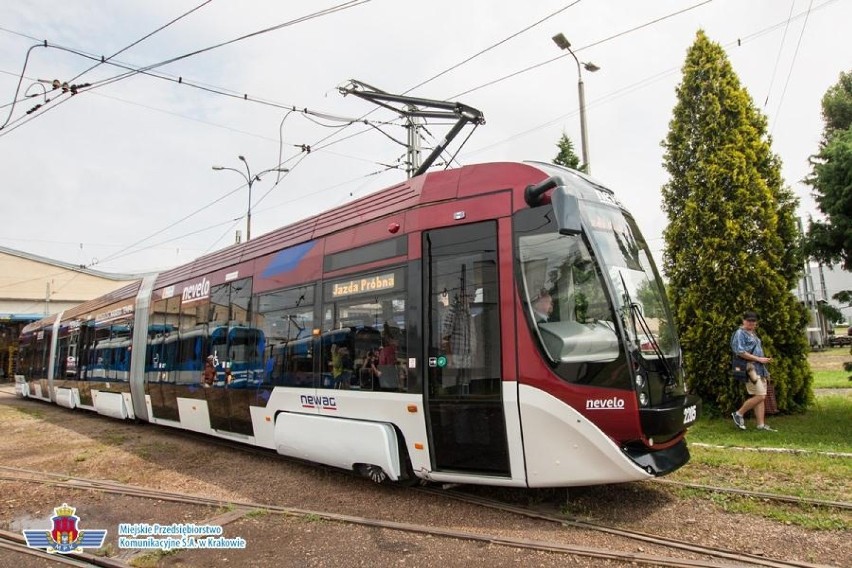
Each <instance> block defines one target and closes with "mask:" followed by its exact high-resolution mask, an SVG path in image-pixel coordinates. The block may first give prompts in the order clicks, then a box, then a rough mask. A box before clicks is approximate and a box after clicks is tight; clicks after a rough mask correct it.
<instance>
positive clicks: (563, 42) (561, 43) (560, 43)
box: [553, 33, 600, 174]
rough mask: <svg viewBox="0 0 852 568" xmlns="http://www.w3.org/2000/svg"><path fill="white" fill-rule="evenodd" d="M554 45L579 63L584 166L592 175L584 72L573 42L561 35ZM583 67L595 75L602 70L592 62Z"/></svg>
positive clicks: (578, 82) (556, 37) (556, 38)
mask: <svg viewBox="0 0 852 568" xmlns="http://www.w3.org/2000/svg"><path fill="white" fill-rule="evenodd" d="M553 43H555V44H556V46H557V47H559V49H564V50H567V51H568V53H570V54H571V56H572V57H573V58H574V61H576V62H577V91H578V92H579V95H580V137H581V138H582V144H583V148H582V149H583V164H584V167H585V169H586V173H587V174H591V173H592V166H591V164H590V163H589V137H588V133H587V132H586V94H585V91H584V89H583V72H582V69H581V68H580V60H579V59H577V55H576V54H574V51H573V50H572V49H571V42H570V41H568V39H567V38H566V37H565V36H564V35H563V34H561V33H559V34H556V35H555V36H553ZM583 67H585V68H586V71H589V72H590V73H594V72H595V71H597V70H599V69H600V67H598V66H597V65H595V64H594V63H592V62H585V63H583Z"/></svg>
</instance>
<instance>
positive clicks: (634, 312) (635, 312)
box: [618, 270, 674, 386]
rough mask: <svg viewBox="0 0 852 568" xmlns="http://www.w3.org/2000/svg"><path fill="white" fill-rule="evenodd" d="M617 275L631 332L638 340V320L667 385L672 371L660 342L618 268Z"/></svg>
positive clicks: (672, 374) (672, 379)
mask: <svg viewBox="0 0 852 568" xmlns="http://www.w3.org/2000/svg"><path fill="white" fill-rule="evenodd" d="M618 276H619V278H621V285H622V286H623V287H624V300H625V303H626V304H627V305H628V307H629V308H630V320H631V323H632V324H633V325H632V328H633V333H634V334H635V335H636V339H637V342H638V341H639V334H638V333H636V323H637V322H638V323H639V327H640V328H641V330H642V333H644V334H645V336H646V337H647V338H648V342H649V343H650V344H651V348H652V349H653V350H654V355H656V356H657V359H658V360H659V361H660V362H661V363H662V364H663V369H664V371H665V375H666V377H667V380H666V386H669V385H670V384H671V383H672V382H673V381H674V371H672V368H671V366H670V365H669V360H668V358H667V357H666V356H665V355H664V354H663V350H662V348H661V347H660V344H659V343H658V342H657V338H656V337H654V334H653V333H651V327H650V326H649V325H648V322H647V320H646V319H645V316H644V315H642V309H641V308H640V306H639V304H637V303H635V302H634V301H633V300H632V299H631V298H630V292H628V290H627V283H626V282H625V281H624V274H623V273H622V272H621V271H620V270H619V271H618ZM625 327H626V326H625ZM637 347H638V346H637ZM640 359H641V358H640Z"/></svg>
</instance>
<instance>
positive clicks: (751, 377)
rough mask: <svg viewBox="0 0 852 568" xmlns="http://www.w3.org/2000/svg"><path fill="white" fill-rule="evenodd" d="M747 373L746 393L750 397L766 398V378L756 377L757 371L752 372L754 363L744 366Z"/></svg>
mask: <svg viewBox="0 0 852 568" xmlns="http://www.w3.org/2000/svg"><path fill="white" fill-rule="evenodd" d="M746 372H747V373H748V381H746V392H747V393H748V394H750V395H752V396H755V395H757V396H766V377H759V376H757V371H755V370H754V363H748V364H747V365H746Z"/></svg>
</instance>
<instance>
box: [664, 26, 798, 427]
mask: <svg viewBox="0 0 852 568" xmlns="http://www.w3.org/2000/svg"><path fill="white" fill-rule="evenodd" d="M662 145H663V147H664V149H665V158H664V166H665V168H666V170H667V171H668V173H669V176H670V177H669V181H668V182H667V183H666V185H665V186H664V187H663V199H664V202H663V208H664V210H665V212H666V214H667V216H668V219H669V224H668V226H667V228H666V229H665V231H664V238H665V249H664V255H663V264H664V271H665V273H666V275H667V277H668V278H669V284H670V286H669V289H670V295H671V299H672V303H673V305H674V308H675V311H676V316H677V318H676V319H677V320H678V330H679V333H680V337H681V341H682V344H683V350H684V363H685V372H686V377H687V381H688V385H689V388H690V389H691V391H692V392H694V393H697V394H699V395H700V396H701V397H702V398H703V400H704V402H705V405H706V406H707V407H708V408H715V409H718V410H720V411H724V412H730V411H731V410H733V409H735V408H736V407H738V406H739V405H740V403H741V402H742V398H743V396H745V393H744V392H743V390H744V389H743V388H742V386H741V385H740V384H739V383H737V382H735V381H733V380H732V379H731V377H730V375H731V373H730V361H731V350H730V338H731V334H732V333H733V332H734V330H735V329H736V328H737V326H739V325H740V323H741V316H742V313H743V311H744V310H756V311H757V312H758V313H759V314H760V316H761V322H760V328H759V330H758V333H759V335H760V337H761V339H762V340H763V346H764V349H765V351H766V352H767V354H769V355H770V356H772V357H773V358H774V361H773V363H772V364H771V365H770V372H771V373H772V377H773V379H774V380H775V383H776V394H777V397H778V405H779V408H780V409H781V410H782V411H797V410H802V409H804V408H805V407H806V405H807V404H808V402H809V400H810V399H811V396H812V394H811V382H812V376H811V373H810V369H809V367H808V364H807V357H806V352H807V349H808V344H807V339H806V337H805V334H804V329H805V323H806V321H807V320H806V312H805V310H804V309H803V307H802V306H801V304H800V303H799V301H798V300H797V299H796V297H795V296H794V295H793V293H792V292H791V290H793V289H794V288H795V285H796V280H797V277H798V274H799V272H800V268H801V266H802V260H803V259H802V255H801V253H800V252H799V251H800V248H801V247H800V246H799V245H800V243H799V240H800V234H799V231H798V228H797V225H796V219H795V209H796V205H797V200H796V198H795V196H794V195H793V193H792V192H791V191H790V190H789V189H788V188H786V187H784V185H783V181H782V179H781V164H780V160H779V159H778V157H777V156H776V155H775V154H773V153H772V151H771V148H770V144H769V137H768V135H767V128H766V118H765V117H764V116H763V115H762V114H761V113H760V112H759V111H758V110H757V109H756V107H755V105H754V102H753V101H752V99H751V97H750V96H749V94H748V92H747V91H746V90H745V89H744V88H743V87H742V86H741V84H740V81H739V78H738V77H737V75H736V73H735V72H734V70H733V68H732V66H731V64H730V61H729V60H728V58H727V56H726V54H725V52H724V50H723V49H722V47H721V46H719V45H718V44H717V43H714V42H711V41H710V40H709V39H708V38H707V36H706V35H705V34H704V32H702V31H699V32H698V34H697V36H696V38H695V42H694V43H693V45H692V46H691V47H690V48H689V50H688V51H687V55H686V61H685V63H684V66H683V78H682V81H681V83H680V85H678V87H677V102H676V105H675V107H674V111H673V117H672V120H671V122H670V124H669V133H668V135H667V137H666V139H665V140H664V141H663V143H662Z"/></svg>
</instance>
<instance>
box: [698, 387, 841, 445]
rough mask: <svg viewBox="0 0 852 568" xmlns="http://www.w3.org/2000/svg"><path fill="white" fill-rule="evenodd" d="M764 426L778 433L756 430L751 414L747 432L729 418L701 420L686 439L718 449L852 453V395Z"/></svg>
mask: <svg viewBox="0 0 852 568" xmlns="http://www.w3.org/2000/svg"><path fill="white" fill-rule="evenodd" d="M766 422H767V423H768V424H770V425H771V426H772V427H773V428H776V429H778V432H762V431H759V430H755V429H754V426H755V423H754V419H753V417H752V415H751V413H749V415H748V416H746V425H747V426H748V428H749V429H748V430H746V431H742V430H738V429H737V428H735V427H734V423H733V421H732V420H731V419H730V417H725V418H702V419H701V420H699V421H698V423H697V424H696V425H695V426H693V427H691V428H690V429H689V433H688V434H687V439H688V440H689V441H690V442H702V443H705V444H714V445H721V446H743V447H750V448H754V447H769V448H798V449H802V450H811V451H820V452H844V453H852V437H850V436H849V432H852V395H847V396H843V395H827V396H819V397H817V398H816V400H815V402H814V405H813V406H812V407H810V408H809V409H808V412H807V413H805V414H797V415H792V416H784V415H777V416H768V417H767V419H766Z"/></svg>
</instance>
